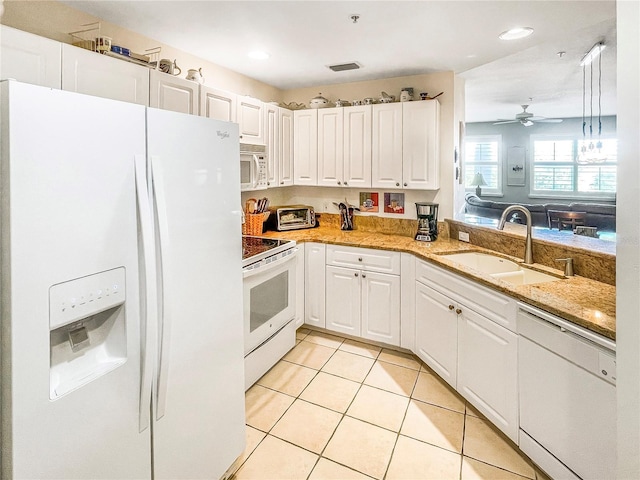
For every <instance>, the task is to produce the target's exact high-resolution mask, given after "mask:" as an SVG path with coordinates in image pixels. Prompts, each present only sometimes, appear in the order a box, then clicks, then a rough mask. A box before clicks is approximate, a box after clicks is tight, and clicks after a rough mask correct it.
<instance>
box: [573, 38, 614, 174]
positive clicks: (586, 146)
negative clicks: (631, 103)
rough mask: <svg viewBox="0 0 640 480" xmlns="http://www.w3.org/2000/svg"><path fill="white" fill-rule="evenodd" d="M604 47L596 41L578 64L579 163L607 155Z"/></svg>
mask: <svg viewBox="0 0 640 480" xmlns="http://www.w3.org/2000/svg"><path fill="white" fill-rule="evenodd" d="M604 48H605V44H604V43H603V42H598V43H596V44H595V45H594V46H593V47H591V50H589V52H587V54H586V55H585V56H584V57H582V61H581V62H580V66H581V67H582V145H581V146H580V148H579V149H578V156H577V157H576V162H578V163H579V164H583V165H585V164H592V163H604V162H606V161H607V155H606V153H605V152H603V151H602V140H601V139H600V135H601V134H602V55H600V54H601V53H602V51H603V50H604ZM596 58H598V134H597V138H596V141H595V143H594V138H593V64H594V60H595V59H596ZM587 67H589V140H588V142H587V116H586V105H587V103H586V100H587V88H586V78H587Z"/></svg>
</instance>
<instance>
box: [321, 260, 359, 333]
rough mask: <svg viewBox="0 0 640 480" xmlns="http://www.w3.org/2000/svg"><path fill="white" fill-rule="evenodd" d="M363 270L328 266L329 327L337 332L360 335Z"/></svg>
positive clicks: (327, 312)
mask: <svg viewBox="0 0 640 480" xmlns="http://www.w3.org/2000/svg"><path fill="white" fill-rule="evenodd" d="M361 273H362V272H361V270H357V269H355V268H342V267H334V266H331V265H328V266H327V273H326V277H325V279H326V292H327V306H326V318H327V323H326V325H327V328H328V329H329V330H333V331H335V332H340V333H346V334H348V335H355V336H357V337H359V336H360V331H361V330H360V317H361V315H362V309H361V294H360V290H361V278H360V275H361Z"/></svg>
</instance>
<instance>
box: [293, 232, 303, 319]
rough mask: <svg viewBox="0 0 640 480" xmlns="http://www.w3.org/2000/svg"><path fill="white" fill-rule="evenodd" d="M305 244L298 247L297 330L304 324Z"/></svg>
mask: <svg viewBox="0 0 640 480" xmlns="http://www.w3.org/2000/svg"><path fill="white" fill-rule="evenodd" d="M304 247H305V244H304V243H299V244H297V245H296V248H297V249H298V251H297V252H296V262H297V263H296V316H295V320H294V321H295V324H296V328H298V327H300V326H301V325H302V324H303V323H304Z"/></svg>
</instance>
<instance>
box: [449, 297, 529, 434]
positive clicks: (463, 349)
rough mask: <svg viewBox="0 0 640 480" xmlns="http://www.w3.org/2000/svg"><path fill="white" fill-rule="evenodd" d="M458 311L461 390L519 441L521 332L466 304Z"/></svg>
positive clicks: (500, 427)
mask: <svg viewBox="0 0 640 480" xmlns="http://www.w3.org/2000/svg"><path fill="white" fill-rule="evenodd" d="M460 309H461V310H462V313H461V314H460V315H458V386H457V389H458V391H459V392H460V393H461V394H462V395H463V396H464V397H465V398H466V399H467V400H469V401H470V402H471V403H472V404H473V405H474V406H476V408H477V409H478V410H480V412H482V414H483V415H485V416H486V417H487V418H488V419H489V420H490V421H491V422H492V423H493V424H494V425H495V426H497V427H498V428H499V429H500V430H502V431H503V432H504V433H505V434H506V435H507V436H508V437H509V438H510V439H511V440H513V441H514V442H516V443H517V442H518V369H517V364H518V336H517V335H516V334H515V333H513V332H510V331H509V330H507V329H506V328H504V327H501V326H500V325H497V324H496V323H495V322H492V321H491V320H489V319H487V318H486V317H483V316H482V315H479V314H478V313H476V312H474V311H473V310H472V309H470V308H467V307H466V306H464V305H461V306H460Z"/></svg>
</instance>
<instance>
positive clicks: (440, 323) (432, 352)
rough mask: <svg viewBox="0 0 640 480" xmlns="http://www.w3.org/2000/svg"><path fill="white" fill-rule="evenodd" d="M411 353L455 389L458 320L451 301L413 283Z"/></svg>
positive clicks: (419, 284)
mask: <svg viewBox="0 0 640 480" xmlns="http://www.w3.org/2000/svg"><path fill="white" fill-rule="evenodd" d="M415 354H416V355H418V357H420V358H421V359H422V361H423V362H424V363H426V364H427V365H429V366H430V367H431V368H432V369H433V370H434V371H435V372H436V373H437V374H438V375H440V377H442V379H443V380H445V381H446V382H447V383H448V384H449V385H451V386H452V387H453V388H456V376H457V370H458V322H457V314H456V312H455V305H454V302H453V301H452V300H451V299H449V298H448V297H446V296H445V295H442V294H441V293H439V292H437V291H436V290H434V289H433V288H431V287H428V286H427V285H424V284H423V283H421V282H416V340H415Z"/></svg>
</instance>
